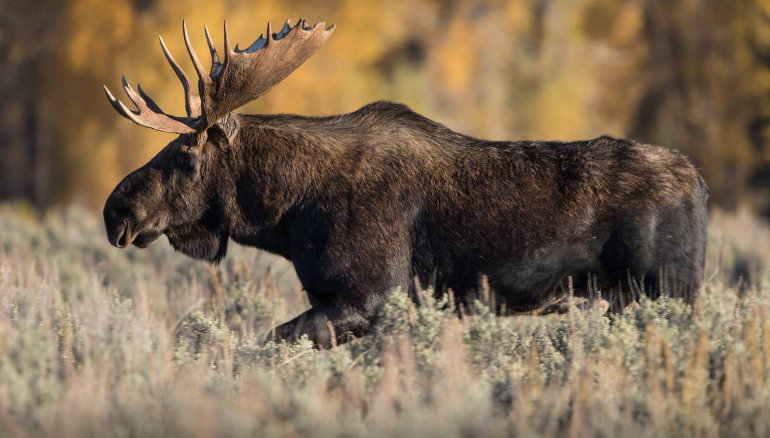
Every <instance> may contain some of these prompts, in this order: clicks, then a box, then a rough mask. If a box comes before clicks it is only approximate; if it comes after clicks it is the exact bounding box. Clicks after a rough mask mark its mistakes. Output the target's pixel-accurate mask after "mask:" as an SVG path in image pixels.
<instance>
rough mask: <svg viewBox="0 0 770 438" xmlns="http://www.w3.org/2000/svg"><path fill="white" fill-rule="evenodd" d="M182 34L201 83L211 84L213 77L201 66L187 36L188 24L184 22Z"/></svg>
mask: <svg viewBox="0 0 770 438" xmlns="http://www.w3.org/2000/svg"><path fill="white" fill-rule="evenodd" d="M182 34H183V35H184V45H185V46H186V47H187V53H188V54H189V55H190V59H191V60H192V63H193V66H194V67H195V71H196V72H197V73H198V78H199V79H200V81H201V82H202V83H203V84H204V85H206V84H209V83H211V77H210V76H209V75H208V74H206V70H205V69H204V68H203V64H201V60H200V59H199V58H198V54H197V53H195V49H194V48H193V45H192V43H191V42H190V36H189V35H188V34H187V23H185V22H184V21H182Z"/></svg>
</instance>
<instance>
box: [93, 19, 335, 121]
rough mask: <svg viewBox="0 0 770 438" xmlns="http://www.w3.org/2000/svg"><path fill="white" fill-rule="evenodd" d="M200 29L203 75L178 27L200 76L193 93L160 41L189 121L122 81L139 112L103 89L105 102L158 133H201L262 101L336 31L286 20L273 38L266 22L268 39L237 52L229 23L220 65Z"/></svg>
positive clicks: (332, 27)
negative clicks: (206, 61) (205, 60)
mask: <svg viewBox="0 0 770 438" xmlns="http://www.w3.org/2000/svg"><path fill="white" fill-rule="evenodd" d="M204 29H205V33H206V43H207V44H208V47H209V52H210V53H211V70H210V71H209V73H206V71H205V70H204V68H203V64H201V62H200V59H199V58H198V55H197V54H196V53H195V49H193V46H192V44H191V43H190V38H189V36H188V34H187V25H186V24H185V23H184V22H182V32H183V35H184V42H185V46H186V47H187V52H188V53H189V55H190V59H191V60H192V63H193V66H194V67H195V71H196V72H197V73H198V89H197V90H196V89H195V88H194V87H193V86H192V85H191V84H190V80H189V78H188V77H187V75H186V74H185V72H184V71H183V70H182V69H181V67H180V66H179V64H178V63H177V62H176V60H175V59H174V57H173V56H172V55H171V53H170V52H169V51H168V48H167V47H166V44H165V43H164V41H163V38H160V45H161V48H162V49H163V54H164V55H165V56H166V60H167V61H168V63H169V64H170V65H171V68H172V69H173V70H174V72H175V73H176V75H177V77H178V78H179V81H180V82H181V83H182V87H184V90H185V108H186V110H187V117H177V116H172V115H169V114H166V113H165V112H163V111H162V110H161V109H160V107H159V106H158V105H157V104H156V103H155V102H154V101H153V100H152V99H151V98H150V97H149V96H147V95H146V94H145V93H144V91H142V88H141V87H137V88H138V90H139V92H138V93H137V92H135V91H134V90H133V89H132V88H131V86H130V85H128V83H127V82H126V79H125V77H123V89H124V90H125V91H126V94H127V95H128V98H129V99H131V101H132V102H133V103H134V105H136V107H137V109H138V112H137V111H131V110H129V109H128V108H127V107H126V106H125V105H124V104H123V103H122V102H121V101H119V100H117V99H116V98H115V97H114V96H113V95H112V93H110V90H109V89H107V87H106V86H105V87H104V91H105V93H106V94H107V99H108V100H109V101H110V103H111V104H112V106H113V107H114V108H115V110H117V111H118V113H119V114H121V115H122V116H124V117H126V118H127V119H129V120H131V121H133V122H134V123H136V124H139V125H142V126H146V127H148V128H152V129H155V130H158V131H163V132H173V133H177V134H188V133H194V132H199V131H203V130H205V129H207V128H208V127H210V126H211V125H213V124H214V123H216V121H217V120H219V118H220V117H222V116H224V115H225V114H227V113H229V112H231V111H233V110H235V109H236V108H238V107H240V106H242V105H244V104H246V103H247V102H250V101H252V100H254V99H256V98H258V97H259V96H262V95H263V94H265V93H266V92H267V91H268V90H270V89H271V88H273V86H274V85H275V84H277V83H278V82H280V81H281V80H283V79H284V78H285V77H286V76H288V75H289V74H290V73H291V72H293V71H294V70H296V69H297V68H298V67H299V66H300V65H302V63H303V62H305V61H306V60H307V59H308V58H310V56H312V55H313V53H315V52H316V51H318V49H319V48H320V47H321V46H322V45H323V43H324V42H325V41H326V39H327V38H328V37H329V35H331V33H332V32H333V31H334V26H331V27H329V28H328V29H327V28H326V23H323V22H321V23H317V24H315V25H314V26H307V22H306V21H305V20H302V19H300V20H299V22H298V23H297V24H296V25H295V26H293V27H292V26H291V24H290V23H289V21H286V24H284V25H283V28H282V29H281V31H280V32H278V33H272V28H271V27H270V23H267V38H265V37H263V36H262V35H260V36H259V38H257V40H256V41H254V42H253V43H252V44H251V45H250V46H249V47H247V48H246V49H243V50H241V49H240V48H239V47H238V45H236V46H235V49H234V50H231V49H230V47H231V46H230V41H229V39H228V35H227V22H225V25H224V40H225V47H224V59H223V60H221V61H220V58H219V54H218V53H217V50H216V48H215V46H214V43H213V41H212V39H211V35H210V34H209V30H208V28H204Z"/></svg>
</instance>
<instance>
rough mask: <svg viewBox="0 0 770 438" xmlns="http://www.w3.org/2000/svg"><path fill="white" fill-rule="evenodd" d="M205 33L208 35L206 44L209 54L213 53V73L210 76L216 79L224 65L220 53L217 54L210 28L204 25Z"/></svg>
mask: <svg viewBox="0 0 770 438" xmlns="http://www.w3.org/2000/svg"><path fill="white" fill-rule="evenodd" d="M203 31H204V33H205V34H206V44H208V46H209V52H210V53H211V71H210V72H209V76H211V77H214V76H216V75H217V73H219V70H220V69H221V68H222V63H221V62H220V61H219V53H217V48H216V47H215V46H214V41H213V40H212V39H211V34H210V33H209V27H208V26H206V25H205V24H204V25H203Z"/></svg>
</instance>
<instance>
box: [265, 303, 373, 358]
mask: <svg viewBox="0 0 770 438" xmlns="http://www.w3.org/2000/svg"><path fill="white" fill-rule="evenodd" d="M371 323H372V321H371V317H367V316H366V315H364V314H363V312H360V311H358V310H356V309H353V308H350V307H340V306H332V305H321V306H317V307H312V308H310V309H309V310H307V311H305V312H303V313H302V314H301V315H299V316H297V317H296V318H294V319H292V320H291V321H289V322H287V323H284V324H281V325H279V326H278V327H276V328H274V329H273V330H272V331H271V332H270V334H269V335H268V336H267V339H266V341H275V342H281V341H287V342H294V341H296V340H298V339H299V338H300V337H302V335H307V336H308V338H309V339H310V340H311V341H313V343H314V344H315V346H316V347H319V348H331V347H332V346H333V345H335V344H337V343H342V342H345V341H347V340H348V338H349V336H350V335H353V336H362V335H363V334H364V333H365V332H366V330H367V329H368V328H369V327H370V326H371Z"/></svg>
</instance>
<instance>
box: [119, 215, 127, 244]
mask: <svg viewBox="0 0 770 438" xmlns="http://www.w3.org/2000/svg"><path fill="white" fill-rule="evenodd" d="M127 239H128V221H127V220H125V219H124V220H123V224H122V226H121V227H120V231H118V240H117V247H118V248H124V247H125V246H126V240H127Z"/></svg>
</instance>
